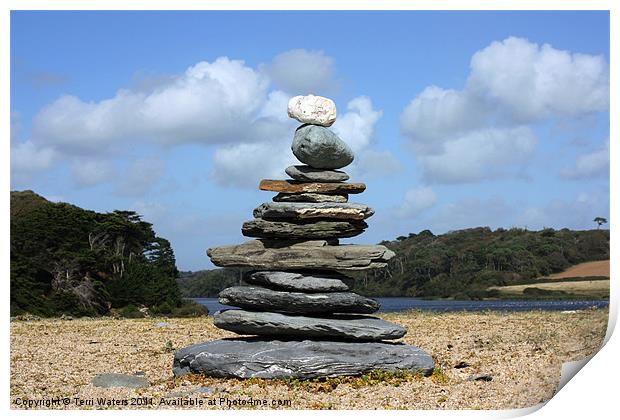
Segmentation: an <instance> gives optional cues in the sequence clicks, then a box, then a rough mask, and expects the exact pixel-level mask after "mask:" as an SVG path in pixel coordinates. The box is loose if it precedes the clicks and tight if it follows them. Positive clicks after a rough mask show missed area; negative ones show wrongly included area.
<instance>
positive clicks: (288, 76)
mask: <svg viewBox="0 0 620 420" xmlns="http://www.w3.org/2000/svg"><path fill="white" fill-rule="evenodd" d="M262 69H263V71H264V72H265V73H266V74H268V75H269V77H271V79H272V80H273V82H274V83H275V84H276V86H278V87H280V88H281V89H283V90H284V91H286V92H288V93H290V94H292V95H293V96H294V95H308V94H310V93H312V94H320V93H325V92H326V91H330V90H331V89H333V88H334V86H335V81H334V74H335V70H334V60H333V59H332V58H331V57H329V56H326V55H325V54H324V53H323V51H308V50H304V49H295V50H290V51H286V52H283V53H282V54H279V55H277V56H276V57H275V58H274V59H273V61H272V62H271V63H270V64H266V65H264V66H263V67H262Z"/></svg>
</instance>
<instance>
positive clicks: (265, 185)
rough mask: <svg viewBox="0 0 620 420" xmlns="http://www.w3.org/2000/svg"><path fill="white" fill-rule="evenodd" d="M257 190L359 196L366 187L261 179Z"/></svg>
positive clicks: (360, 184)
mask: <svg viewBox="0 0 620 420" xmlns="http://www.w3.org/2000/svg"><path fill="white" fill-rule="evenodd" d="M258 188H259V189H261V190H263V191H274V192H280V193H319V194H359V193H361V192H363V191H364V190H365V189H366V185H365V184H362V183H347V182H300V181H289V180H276V179H263V180H262V181H261V182H260V185H259V186H258Z"/></svg>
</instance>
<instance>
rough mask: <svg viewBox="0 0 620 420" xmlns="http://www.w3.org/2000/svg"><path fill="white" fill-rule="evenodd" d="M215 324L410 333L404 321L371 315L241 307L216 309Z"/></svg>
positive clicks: (340, 333) (321, 334) (242, 328)
mask: <svg viewBox="0 0 620 420" xmlns="http://www.w3.org/2000/svg"><path fill="white" fill-rule="evenodd" d="M213 324H214V325H215V326H216V327H218V328H220V329H223V330H226V331H231V332H234V333H237V334H250V335H263V336H279V337H288V338H325V339H327V338H334V339H346V340H360V341H361V340H363V341H381V340H390V339H395V338H401V337H402V336H404V335H405V334H406V333H407V330H406V329H405V328H403V327H401V326H400V325H396V324H393V323H391V322H388V321H384V320H382V319H380V318H375V317H371V316H359V315H357V316H333V317H330V318H314V317H309V316H298V315H284V314H280V313H274V312H251V311H243V310H239V309H230V310H225V311H220V312H217V313H215V315H213Z"/></svg>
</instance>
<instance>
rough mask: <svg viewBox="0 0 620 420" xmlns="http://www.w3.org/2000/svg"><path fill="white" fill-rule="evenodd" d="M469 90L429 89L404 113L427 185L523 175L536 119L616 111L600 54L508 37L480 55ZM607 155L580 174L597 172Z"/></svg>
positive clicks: (590, 162) (406, 132)
mask: <svg viewBox="0 0 620 420" xmlns="http://www.w3.org/2000/svg"><path fill="white" fill-rule="evenodd" d="M470 70H471V71H470V74H469V77H468V80H467V83H466V86H465V87H464V88H463V89H462V90H452V89H442V88H440V87H437V86H429V87H427V88H426V89H424V90H423V91H422V92H421V93H420V94H419V95H417V96H416V97H415V98H414V99H413V100H412V101H411V102H410V103H409V104H408V105H407V106H406V107H405V108H404V110H403V112H402V113H401V118H400V128H401V132H402V133H403V135H404V136H405V137H406V138H407V140H408V145H409V146H410V147H411V148H412V150H413V151H414V152H415V153H416V155H417V157H418V160H419V161H420V163H421V166H422V169H423V171H424V173H423V177H424V178H425V179H426V180H427V181H428V182H437V183H459V182H469V181H479V180H483V179H487V178H496V177H499V176H510V175H520V174H521V170H522V168H523V167H524V165H525V164H526V163H527V161H528V160H529V158H530V157H531V156H532V155H533V152H534V150H535V147H536V143H537V140H536V137H535V135H534V133H533V130H532V128H531V127H530V125H531V124H534V123H537V122H540V121H543V120H546V119H549V118H556V119H557V118H566V117H577V116H583V115H587V114H589V113H594V112H599V111H605V110H607V109H608V108H609V70H608V65H607V63H606V62H605V59H604V58H603V57H601V56H592V55H587V54H577V53H571V52H568V51H561V50H557V49H554V48H553V47H551V46H550V45H548V44H545V45H542V46H539V45H537V44H535V43H531V42H529V41H527V40H525V39H522V38H514V37H511V38H507V39H505V40H504V41H502V42H494V43H492V44H491V45H489V46H488V47H486V48H484V49H482V50H480V51H478V52H476V53H475V54H474V55H473V57H472V59H471V66H470ZM601 155H602V152H601V154H599V155H596V156H590V157H587V158H586V157H584V158H583V161H582V162H581V166H582V167H583V168H582V169H581V170H580V171H579V170H577V172H584V171H585V172H587V171H594V169H593V167H597V168H598V167H599V166H600V160H601V157H602V156H601Z"/></svg>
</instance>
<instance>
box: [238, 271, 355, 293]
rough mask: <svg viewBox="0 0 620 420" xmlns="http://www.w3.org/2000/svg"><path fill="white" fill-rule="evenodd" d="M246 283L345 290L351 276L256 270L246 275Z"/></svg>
mask: <svg viewBox="0 0 620 420" xmlns="http://www.w3.org/2000/svg"><path fill="white" fill-rule="evenodd" d="M243 280H244V281H245V282H246V283H249V284H253V285H257V286H265V287H267V288H269V289H276V290H277V289H282V290H289V291H294V292H311V293H312V292H344V291H346V290H349V286H347V285H346V283H344V282H343V281H342V280H348V281H351V280H353V279H351V278H350V277H347V276H344V275H342V274H337V273H334V274H332V273H329V274H327V273H321V274H302V273H291V272H287V271H254V272H250V273H248V274H246V275H245V277H244V279H243Z"/></svg>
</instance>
